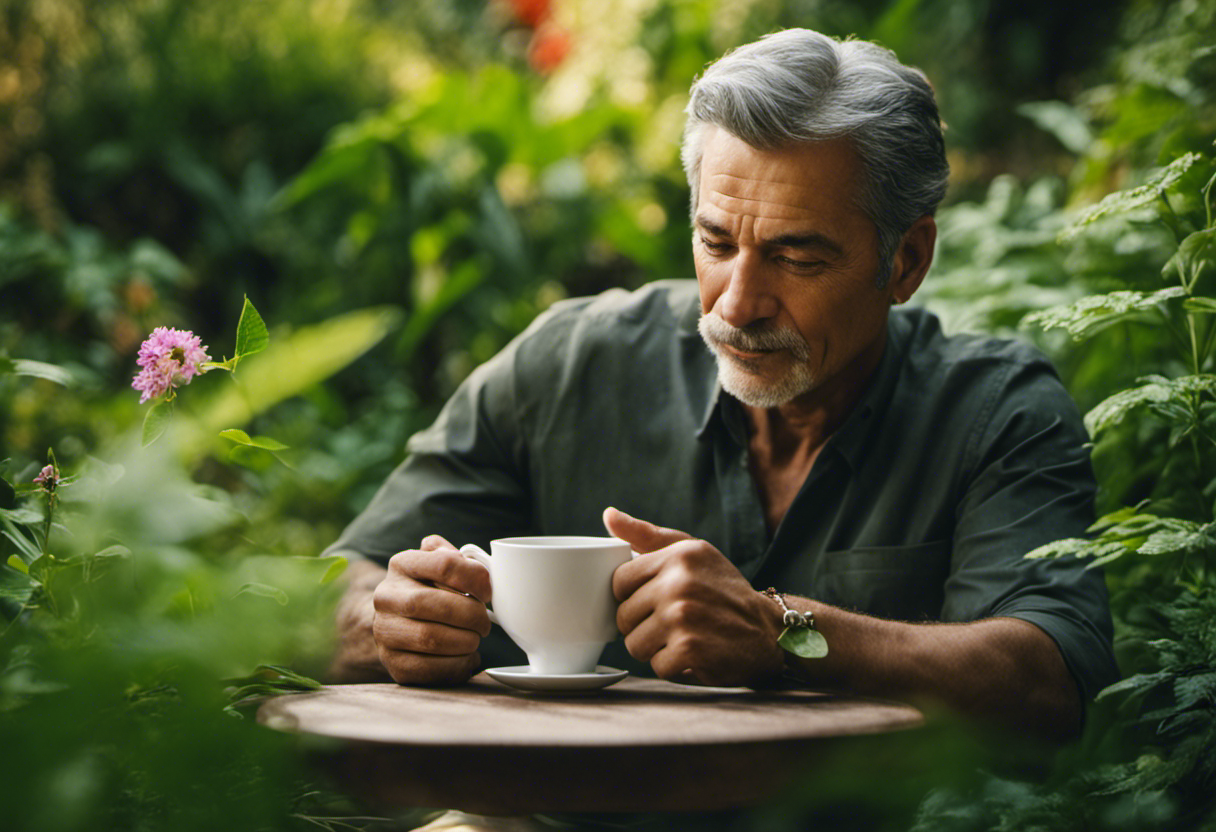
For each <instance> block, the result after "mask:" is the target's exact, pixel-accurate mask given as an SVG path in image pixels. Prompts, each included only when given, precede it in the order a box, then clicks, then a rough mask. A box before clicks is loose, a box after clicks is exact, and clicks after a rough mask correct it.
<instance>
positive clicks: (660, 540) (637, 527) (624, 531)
mask: <svg viewBox="0 0 1216 832" xmlns="http://www.w3.org/2000/svg"><path fill="white" fill-rule="evenodd" d="M604 528H606V529H607V530H608V533H609V534H610V535H612V536H613V537H618V538H620V539H621V540H624V541H625V542H626V543H628V544H629V545H630V546H632V547H633V550H634V551H635V552H638V553H641V554H646V553H648V552H653V551H656V550H658V549H662V548H663V547H664V546H670V545H671V544H672V543H676V542H678V541H681V540H688V539H690V538H691V537H692V535H690V534H687V533H685V532H682V531H679V530H677V529H668V528H665V527H663V526H656V525H655V524H654V523H649V522H647V521H645V520H639V519H638V518H636V517H633V516H631V515H628V514H626V513H625V512H623V511H621V510H620V509H619V508H612V507H609V508H606V509H604Z"/></svg>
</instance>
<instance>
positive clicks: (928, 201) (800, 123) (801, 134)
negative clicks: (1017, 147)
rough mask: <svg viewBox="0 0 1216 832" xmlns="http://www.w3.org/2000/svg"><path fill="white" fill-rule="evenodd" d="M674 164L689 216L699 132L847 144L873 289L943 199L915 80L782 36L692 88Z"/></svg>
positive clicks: (935, 131)
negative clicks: (874, 265) (869, 225)
mask: <svg viewBox="0 0 1216 832" xmlns="http://www.w3.org/2000/svg"><path fill="white" fill-rule="evenodd" d="M686 112H687V113H688V121H687V123H686V124H685V127H684V143H683V146H682V147H681V150H680V158H681V160H682V161H683V164H684V172H685V173H686V174H687V176H688V184H689V186H690V187H691V188H692V212H693V215H694V216H695V214H696V210H697V198H698V190H699V188H700V178H701V154H702V151H703V145H704V141H705V132H706V130H705V128H706V127H707V126H709V125H715V126H718V127H721V128H722V129H724V130H726V131H727V132H729V133H731V134H733V135H734V136H736V137H738V138H739V139H742V140H743V141H745V142H747V143H748V144H749V145H751V146H752V147H755V148H758V149H760V150H775V149H778V148H782V147H787V146H789V145H792V144H798V143H803V142H813V141H822V140H825V139H835V138H847V139H848V140H850V141H851V142H852V144H853V147H854V148H855V149H856V150H857V153H858V155H859V156H860V158H861V163H862V168H863V170H864V172H865V173H864V180H863V182H862V184H861V192H860V194H859V197H860V199H859V202H860V204H859V207H860V208H861V210H862V211H864V212H865V214H866V215H867V216H868V217H869V218H870V219H871V221H873V223H874V225H875V227H876V228H877V230H878V260H879V265H880V272H879V278H878V279H879V285H880V286H881V285H885V283H886V280H887V277H888V276H889V274H890V271H891V263H892V262H893V259H894V257H895V252H896V249H897V248H898V246H899V243H900V240H902V239H903V235H904V232H906V231H907V230H908V229H909V228H910V227H911V226H912V224H913V223H914V222H916V220H917V219H919V218H920V217H922V216H924V215H925V214H933V213H934V212H935V211H936V210H937V206H938V203H940V202H941V200H942V197H944V196H945V194H946V181H947V178H948V177H949V175H950V166H949V165H948V164H947V162H946V150H945V143H944V141H943V139H942V124H941V118H940V116H939V115H938V111H937V102H936V101H935V100H934V98H933V88H932V87H931V86H930V85H929V81H928V80H927V79H926V78H925V76H924V74H923V73H922V72H921V71H920V70H918V69H915V68H913V67H909V66H905V65H904V64H901V63H900V62H899V59H898V58H896V57H895V53H894V52H892V51H890V50H889V49H884V48H883V47H881V46H878V45H877V44H873V43H869V42H867V41H862V40H854V39H848V40H844V41H840V40H836V39H835V38H831V37H828V36H827V35H821V34H819V33H818V32H812V31H810V30H808V29H787V30H785V31H781V32H776V33H774V34H771V35H767V36H765V37H763V38H761V39H760V40H758V41H756V42H754V43H750V44H748V45H746V46H742V47H739V48H738V49H735V50H733V51H731V52H728V53H727V54H726V55H724V56H723V57H722V58H720V59H719V60H718V61H716V62H715V63H713V64H711V65H710V66H709V68H708V69H706V71H705V72H704V74H703V75H702V76H701V77H700V78H699V79H697V81H696V82H695V83H694V84H693V85H692V90H691V96H690V98H689V102H688V107H687V109H686Z"/></svg>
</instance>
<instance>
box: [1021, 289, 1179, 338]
mask: <svg viewBox="0 0 1216 832" xmlns="http://www.w3.org/2000/svg"><path fill="white" fill-rule="evenodd" d="M1185 295H1186V290H1185V289H1183V288H1182V287H1181V286H1171V287H1169V288H1166V289H1158V290H1157V291H1156V292H1140V291H1135V290H1131V289H1120V290H1119V291H1117V292H1111V293H1110V294H1106V295H1089V296H1087V297H1083V298H1081V299H1080V300H1078V301H1075V302H1073V303H1069V304H1064V305H1062V306H1052V307H1050V308H1048V309H1043V310H1041V311H1039V312H1035V313H1033V314H1030V315H1027V316H1026V318H1025V319H1024V320H1023V322H1022V323H1023V326H1026V327H1029V326H1038V327H1040V328H1042V329H1045V330H1047V329H1065V330H1067V331H1068V334H1069V335H1071V336H1072V338H1073V340H1075V341H1080V340H1082V339H1084V338H1087V337H1089V336H1090V335H1093V334H1095V333H1097V332H1099V331H1101V330H1103V329H1105V328H1106V327H1108V326H1111V325H1112V324H1116V323H1119V322H1120V321H1126V320H1143V319H1146V318H1148V316H1149V315H1151V314H1158V315H1159V314H1160V310H1159V309H1157V307H1158V306H1160V305H1161V304H1163V303H1165V302H1166V301H1168V300H1171V299H1173V298H1178V297H1183V296H1185Z"/></svg>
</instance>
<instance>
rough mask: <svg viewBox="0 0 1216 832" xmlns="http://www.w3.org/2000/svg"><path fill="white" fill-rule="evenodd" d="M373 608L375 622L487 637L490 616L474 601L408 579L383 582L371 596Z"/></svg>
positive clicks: (473, 599) (481, 604)
mask: <svg viewBox="0 0 1216 832" xmlns="http://www.w3.org/2000/svg"><path fill="white" fill-rule="evenodd" d="M372 607H373V609H374V610H375V614H376V616H377V617H378V618H399V619H403V620H405V621H426V622H433V623H437V624H446V625H448V626H450V627H458V628H460V629H463V630H469V631H471V632H472V633H475V634H476V635H478V636H483V637H484V636H487V635H489V633H490V615H489V613H487V612H486V607H485V604H483V603H481V602H480V601H478V600H477V599H476V598H471V597H467V596H465V595H460V594H457V593H455V592H451V591H448V590H443V589H439V588H438V587H431V586H426V585H421V584H418V583H415V582H411V581H408V580H407V579H399V580H392V579H388V580H385V581H383V582H382V583H381V584H380V586H378V587H376V591H375V592H374V593H373V594H372Z"/></svg>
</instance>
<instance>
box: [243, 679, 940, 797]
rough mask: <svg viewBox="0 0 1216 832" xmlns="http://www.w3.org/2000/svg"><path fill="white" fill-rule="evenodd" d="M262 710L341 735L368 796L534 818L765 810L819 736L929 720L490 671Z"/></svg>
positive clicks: (861, 702)
mask: <svg viewBox="0 0 1216 832" xmlns="http://www.w3.org/2000/svg"><path fill="white" fill-rule="evenodd" d="M258 721H259V722H261V723H262V724H264V725H267V726H270V727H272V728H276V729H279V730H286V731H294V732H299V733H302V734H307V735H315V736H320V737H328V738H332V739H335V740H340V741H341V742H339V743H337V744H335V747H334V749H333V751H332V752H329V753H327V754H326V755H325V756H326V758H327V761H328V762H329V763H330V765H331V766H333V767H334V769H335V773H336V775H337V776H338V777H339V778H340V780H341V782H342V783H343V785H344V786H346V787H349V788H351V789H352V790H354V791H357V792H359V793H361V794H362V795H363V796H364V797H367V798H372V799H374V800H376V801H379V802H386V803H390V804H392V805H395V806H400V807H405V806H411V807H415V806H416V807H442V808H457V809H463V810H465V811H470V812H477V813H481V814H528V813H533V812H659V811H663V812H667V811H699V810H716V809H727V808H737V807H743V806H749V805H754V804H757V803H759V802H761V801H763V800H764V799H766V798H767V797H770V796H771V795H772V794H774V793H775V792H776V791H777V790H779V789H780V788H782V787H783V786H785V785H787V784H788V783H789V782H790V781H791V780H792V779H793V777H795V776H796V775H797V774H799V773H800V772H801V771H802V770H803V769H804V768H805V767H806V766H807V765H808V762H809V761H810V760H811V759H813V756H814V755H813V754H808V752H810V751H812V749H813V747H814V746H815V745H816V744H817V743H823V742H825V741H827V740H828V738H832V737H842V736H848V735H856V734H873V733H879V732H884V731H894V730H899V729H905V728H911V727H914V726H917V725H920V724H921V723H922V722H923V721H924V720H923V717H922V715H921V713H920V712H919V711H917V710H916V709H915V708H912V707H910V706H907V705H900V704H895V703H891V702H883V701H878V700H873V699H863V698H858V697H845V696H836V695H832V694H825V693H815V692H812V691H805V690H774V691H754V690H750V689H746V688H711V687H699V686H693V685H678V684H673V683H671V682H664V681H660V680H656V679H641V678H637V677H629V678H627V679H625V680H623V681H622V682H620V683H618V684H616V685H614V686H612V687H609V688H605V689H603V690H596V691H587V692H579V693H538V692H525V691H519V690H515V689H513V688H509V687H506V686H505V685H502V684H500V683H498V682H496V681H494V680H492V679H490V678H489V677H488V676H486V675H485V674H484V673H480V674H478V675H477V676H474V677H473V679H472V680H471V681H470V682H469V683H468V684H467V685H463V686H460V687H454V688H441V689H432V688H408V687H400V686H398V685H394V684H371V685H340V686H333V687H326V688H324V689H322V690H320V691H317V692H314V693H304V694H294V695H289V696H280V697H275V698H273V699H270V700H268V701H266V702H264V703H263V704H262V706H261V707H260V708H259V710H258Z"/></svg>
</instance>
